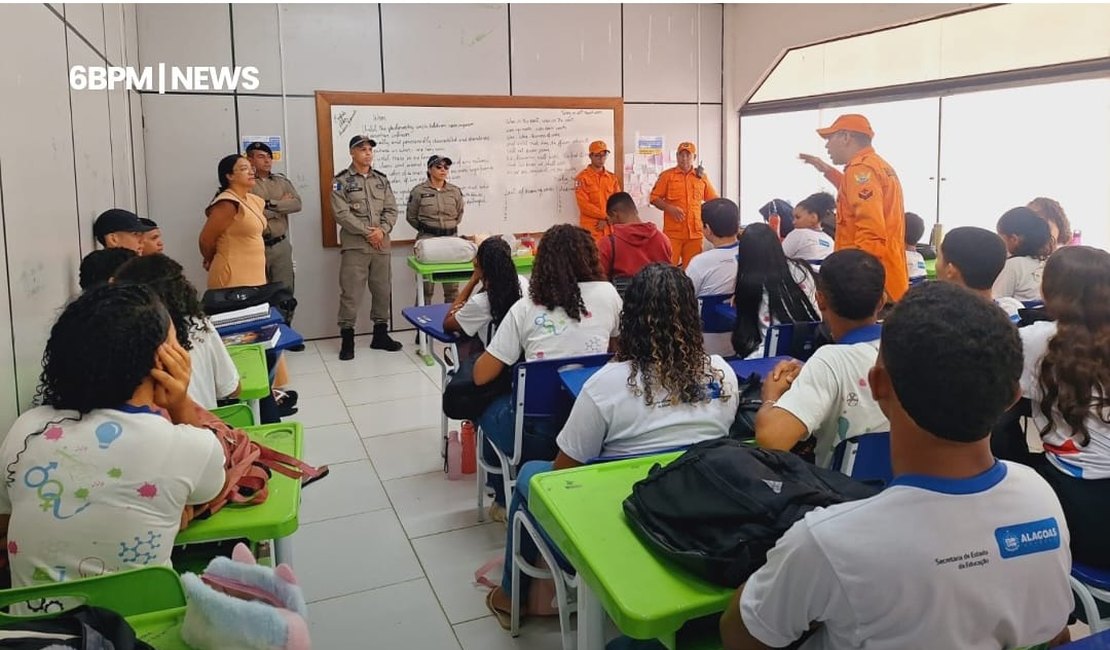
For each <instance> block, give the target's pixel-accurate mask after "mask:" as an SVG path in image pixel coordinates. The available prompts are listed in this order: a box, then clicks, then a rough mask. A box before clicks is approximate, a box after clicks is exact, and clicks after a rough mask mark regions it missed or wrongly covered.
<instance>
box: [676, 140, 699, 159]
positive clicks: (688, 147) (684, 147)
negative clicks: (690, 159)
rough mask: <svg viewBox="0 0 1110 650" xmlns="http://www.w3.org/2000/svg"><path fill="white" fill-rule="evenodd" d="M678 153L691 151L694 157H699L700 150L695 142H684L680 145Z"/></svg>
mask: <svg viewBox="0 0 1110 650" xmlns="http://www.w3.org/2000/svg"><path fill="white" fill-rule="evenodd" d="M678 151H679V152H682V151H689V152H690V153H691V154H692V155H695V156H696V155H698V148H697V147H695V146H694V143H693V142H682V143H679V145H678Z"/></svg>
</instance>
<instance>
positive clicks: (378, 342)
mask: <svg viewBox="0 0 1110 650" xmlns="http://www.w3.org/2000/svg"><path fill="white" fill-rule="evenodd" d="M402 347H404V346H402V345H401V344H400V343H398V342H397V341H394V340H393V339H391V338H389V327H388V326H387V325H386V324H385V323H374V338H373V339H371V340H370V348H371V349H374V350H385V351H386V352H396V351H397V350H400V349H401V348H402Z"/></svg>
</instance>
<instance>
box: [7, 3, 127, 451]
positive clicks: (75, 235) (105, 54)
mask: <svg viewBox="0 0 1110 650" xmlns="http://www.w3.org/2000/svg"><path fill="white" fill-rule="evenodd" d="M134 33H135V10H134V7H133V6H129V5H119V4H107V5H91V4H90V5H73V4H65V5H63V4H50V5H44V4H22V5H12V4H0V88H2V89H3V91H2V92H0V116H2V119H0V225H2V228H0V237H2V242H0V244H2V245H0V431H6V430H7V428H8V426H9V425H10V424H11V423H12V421H14V420H15V418H16V416H17V414H18V412H19V411H20V410H23V409H26V408H27V407H28V406H29V405H30V403H31V400H32V398H33V396H34V391H35V388H36V386H37V383H38V375H39V372H40V370H41V360H42V351H43V347H44V345H45V343H46V338H47V335H48V333H49V330H50V326H51V324H52V323H53V321H54V318H55V317H56V315H57V313H58V310H59V308H60V307H61V306H62V305H64V304H65V302H66V300H67V299H69V298H70V297H71V296H72V295H74V294H75V293H76V291H77V268H78V264H79V262H80V259H81V256H82V255H83V254H85V253H87V252H89V251H91V250H93V246H94V240H93V237H92V222H93V219H95V217H96V215H97V214H99V213H100V212H102V211H103V210H105V209H106V208H109V207H113V206H118V207H124V208H129V209H135V208H136V207H138V210H139V211H140V212H142V211H144V210H145V181H144V179H143V173H144V168H143V156H142V138H141V137H139V132H138V130H139V128H141V127H140V125H141V114H140V107H139V98H138V95H137V94H135V93H129V92H127V91H125V90H123V89H122V88H121V89H117V90H116V91H107V90H103V91H71V90H70V88H69V78H68V70H69V67H70V66H71V65H105V63H104V61H108V62H110V64H111V65H126V64H128V63H129V62H130V63H133V62H134V61H135V58H136V57H135V51H134V47H133V46H134V43H135V38H134Z"/></svg>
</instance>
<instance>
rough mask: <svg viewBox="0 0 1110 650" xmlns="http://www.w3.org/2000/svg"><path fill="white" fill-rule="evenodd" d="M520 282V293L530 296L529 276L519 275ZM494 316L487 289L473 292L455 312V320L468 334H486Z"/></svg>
mask: <svg viewBox="0 0 1110 650" xmlns="http://www.w3.org/2000/svg"><path fill="white" fill-rule="evenodd" d="M517 280H518V281H519V282H520V295H521V296H524V297H525V298H527V297H528V278H526V277H524V276H523V275H518V276H517ZM492 320H493V316H492V315H490V311H489V294H487V293H486V292H485V291H482V292H481V293H472V294H470V298H469V299H467V301H466V302H465V303H463V306H462V308H461V309H459V310H458V311H457V312H455V321H456V322H457V323H458V324H459V327H461V328H462V331H464V332H466V335H467V336H483V337H484V336H485V330H486V325H489V324H490V321H492Z"/></svg>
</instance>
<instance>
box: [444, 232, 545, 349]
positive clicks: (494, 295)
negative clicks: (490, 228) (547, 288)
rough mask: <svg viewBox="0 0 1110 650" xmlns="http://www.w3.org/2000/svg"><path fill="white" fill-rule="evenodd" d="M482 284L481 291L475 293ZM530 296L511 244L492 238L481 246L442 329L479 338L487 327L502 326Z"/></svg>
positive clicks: (525, 279)
mask: <svg viewBox="0 0 1110 650" xmlns="http://www.w3.org/2000/svg"><path fill="white" fill-rule="evenodd" d="M479 284H481V285H482V289H481V290H480V291H477V292H475V289H477V288H478V285H479ZM527 293H528V278H526V277H524V276H523V275H520V274H519V273H517V270H516V266H514V265H513V252H512V250H510V249H509V244H508V242H506V241H505V240H504V239H502V238H501V237H489V238H488V239H486V240H485V241H483V242H482V243H481V244H480V245H479V246H478V253H477V255H475V256H474V272H473V273H472V274H471V275H470V280H469V281H468V282H467V283H466V286H464V287H463V288H462V291H461V292H460V293H459V295H458V296H457V297H456V298H455V301H454V303H453V304H452V305H451V309H449V310H448V312H447V317H446V318H444V319H443V329H445V330H446V331H448V332H462V333H464V334H466V335H467V336H479V335H480V334H481V333H482V332H483V331H485V328H486V326H487V325H490V324H492V325H493V327H495V328H496V327H497V326H499V325H500V324H501V321H502V319H504V318H505V315H506V314H508V313H509V308H510V307H512V306H513V305H514V304H516V301H518V300H520V299H521V297H522V296H524V295H527Z"/></svg>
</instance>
